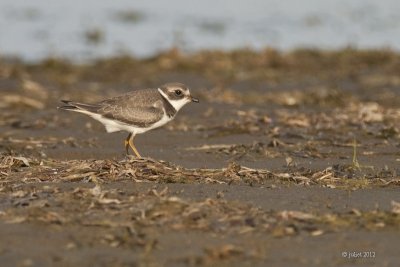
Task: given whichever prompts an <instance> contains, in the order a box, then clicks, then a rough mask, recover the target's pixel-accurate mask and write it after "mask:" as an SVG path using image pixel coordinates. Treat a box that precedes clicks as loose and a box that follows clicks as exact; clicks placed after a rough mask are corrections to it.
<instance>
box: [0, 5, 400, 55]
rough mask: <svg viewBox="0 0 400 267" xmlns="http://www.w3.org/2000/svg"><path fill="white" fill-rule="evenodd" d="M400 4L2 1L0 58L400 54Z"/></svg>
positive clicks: (0, 11)
mask: <svg viewBox="0 0 400 267" xmlns="http://www.w3.org/2000/svg"><path fill="white" fill-rule="evenodd" d="M399 11H400V1H398V0H380V1H376V0H335V1H320V0H301V1H295V0H292V1H279V0H249V1H240V0H203V1H185V0H169V1H148V0H147V1H145V0H136V1H130V0H114V1H107V0H84V1H80V0H79V1H78V0H69V1H55V0H35V1H23V0H0V55H1V56H16V57H19V58H21V59H23V60H26V61H37V60H41V59H43V58H46V57H62V58H68V59H71V60H74V61H85V60H88V59H93V58H98V57H108V56H115V55H120V54H129V55H133V56H136V57H149V56H152V55H154V54H157V53H159V52H160V51H163V50H168V49H170V48H172V47H178V48H179V49H182V50H183V51H187V52H194V51H197V50H202V49H222V50H225V49H235V48H243V47H247V48H251V49H262V48H264V47H266V46H269V47H274V48H277V49H281V50H290V49H294V48H299V47H302V48H321V49H337V48H342V47H347V46H351V47H355V48H391V49H395V50H399V49H400V15H399Z"/></svg>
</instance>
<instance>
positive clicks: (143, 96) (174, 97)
mask: <svg viewBox="0 0 400 267" xmlns="http://www.w3.org/2000/svg"><path fill="white" fill-rule="evenodd" d="M61 102H62V103H63V105H62V106H60V107H58V108H59V109H61V110H68V111H74V112H79V113H83V114H86V115H88V116H90V117H92V118H93V119H95V120H97V121H99V122H101V123H102V124H103V125H104V126H105V128H106V131H107V132H108V133H112V132H118V131H126V132H128V133H129V135H128V137H127V138H126V139H125V142H124V146H125V152H126V154H127V155H129V147H130V148H131V149H132V150H133V152H134V153H135V155H136V157H137V158H142V156H141V155H140V153H139V152H138V150H137V148H136V147H135V144H134V143H133V140H134V138H135V136H136V135H137V134H142V133H145V132H147V131H149V130H152V129H155V128H158V127H161V126H163V125H165V124H166V123H168V122H170V121H172V120H173V119H174V118H175V116H176V114H177V113H178V111H179V110H180V109H181V108H182V107H183V106H185V105H186V104H188V103H189V102H195V103H199V100H198V99H197V98H194V97H193V96H192V95H191V94H190V91H189V88H188V87H187V86H186V85H184V84H182V83H178V82H173V83H166V84H163V85H161V86H159V87H158V88H148V89H139V90H134V91H131V92H128V93H125V94H123V95H119V96H116V97H112V98H109V99H105V100H103V101H100V102H98V103H94V104H86V103H79V102H74V101H70V100H61Z"/></svg>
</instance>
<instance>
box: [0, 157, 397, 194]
mask: <svg viewBox="0 0 400 267" xmlns="http://www.w3.org/2000/svg"><path fill="white" fill-rule="evenodd" d="M288 165H290V164H289V163H288ZM357 174H362V176H361V177H360V176H359V175H357ZM0 177H1V178H2V179H1V180H0V185H2V186H10V185H13V184H18V183H31V182H67V181H70V182H74V181H94V182H99V183H108V182H112V181H119V180H133V181H136V182H157V183H205V184H209V183H219V184H248V185H263V184H269V183H276V182H281V183H296V184H303V185H316V184H319V185H323V186H328V187H343V188H353V189H357V188H365V187H368V186H374V185H379V186H386V185H399V184H400V181H399V177H398V176H397V174H396V173H392V174H391V175H387V176H377V175H376V173H375V174H372V175H369V176H367V175H366V174H365V173H363V172H362V170H358V169H357V168H356V167H355V166H352V165H349V166H333V167H329V168H327V169H325V170H323V171H312V170H304V169H296V168H295V167H294V168H290V167H289V171H288V172H271V171H268V170H263V169H252V168H248V167H245V166H240V165H238V164H236V163H231V164H229V165H228V167H227V168H222V169H187V168H183V167H180V166H176V165H173V164H171V163H169V162H165V161H155V160H153V159H149V158H147V159H127V160H123V161H116V160H71V161H56V160H46V159H40V160H38V159H28V158H24V157H13V156H2V157H1V164H0ZM21 177H23V178H22V179H21ZM357 177H358V178H357Z"/></svg>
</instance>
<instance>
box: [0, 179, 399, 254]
mask: <svg viewBox="0 0 400 267" xmlns="http://www.w3.org/2000/svg"><path fill="white" fill-rule="evenodd" d="M0 199H2V203H3V204H2V213H1V214H0V220H1V221H3V222H6V223H9V224H17V223H23V222H31V223H32V222H40V223H44V224H55V225H62V226H66V225H81V226H85V227H102V228H104V229H108V232H109V233H110V234H109V235H107V236H105V237H104V240H103V241H104V243H105V244H107V245H109V246H111V247H134V246H146V244H147V242H150V240H149V238H150V237H149V236H146V230H147V229H150V228H156V229H159V230H161V229H162V230H163V231H186V230H194V231H200V232H211V233H218V234H222V233H225V234H228V233H229V234H239V235H246V234H248V233H252V232H257V233H266V234H270V235H272V236H274V237H277V238H279V237H284V236H293V235H298V234H300V233H306V234H309V235H311V236H318V235H322V234H325V233H329V232H336V231H341V230H343V229H348V228H352V227H357V228H361V229H367V230H377V229H382V228H385V229H387V228H393V229H400V228H399V227H400V215H399V213H398V207H397V206H398V203H393V210H392V211H378V210H374V211H365V212H361V211H358V210H352V211H350V212H348V213H307V212H302V211H296V210H289V211H288V210H283V211H264V210H262V209H260V208H256V207H253V206H251V205H249V204H244V203H240V202H237V201H227V200H225V199H223V198H222V199H211V198H207V199H202V200H197V201H196V200H187V199H183V198H180V197H178V196H176V195H173V194H171V193H170V192H168V190H167V189H163V190H159V191H157V190H155V189H148V190H145V191H142V192H134V193H128V192H127V191H126V190H123V189H115V188H114V189H113V188H111V189H107V188H105V187H103V186H102V185H95V186H91V185H90V186H87V185H86V186H85V185H84V184H82V183H79V184H78V186H77V187H75V188H69V189H68V188H65V187H62V188H61V187H60V188H59V187H58V186H57V184H56V183H52V184H47V185H45V186H41V185H40V184H35V186H34V187H19V189H18V190H17V191H13V192H7V191H4V190H3V191H0ZM5 200H6V201H5ZM57 207H62V209H60V208H57ZM103 241H102V242H103ZM234 251H236V252H237V253H240V251H241V249H240V248H238V247H230V248H229V249H228V248H227V249H226V250H223V251H219V252H218V250H217V251H214V252H215V253H217V254H215V255H214V254H213V255H210V256H211V257H225V256H227V255H229V254H230V253H233V252H234ZM214 252H213V253H214ZM210 253H211V252H210ZM225 254H227V255H225Z"/></svg>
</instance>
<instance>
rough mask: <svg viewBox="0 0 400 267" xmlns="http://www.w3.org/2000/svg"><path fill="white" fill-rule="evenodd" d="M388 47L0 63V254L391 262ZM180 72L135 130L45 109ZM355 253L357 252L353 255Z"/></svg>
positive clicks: (395, 217) (391, 71)
mask: <svg viewBox="0 0 400 267" xmlns="http://www.w3.org/2000/svg"><path fill="white" fill-rule="evenodd" d="M399 71H400V55H399V54H396V53H394V52H391V51H385V50H382V51H358V50H351V49H347V50H340V51H332V52H324V51H314V50H297V51H293V52H290V53H280V52H279V51H275V50H272V49H266V50H265V51H262V52H258V53H256V52H252V51H248V50H238V51H233V52H229V53H227V52H220V51H205V52H200V53H197V54H192V55H185V54H182V53H180V52H179V51H177V50H172V51H169V52H166V53H163V54H160V55H158V56H156V57H154V58H150V59H146V60H137V59H134V58H128V57H120V58H112V59H104V60H98V61H95V62H93V63H90V64H86V65H76V64H72V63H69V62H67V61H63V60H56V59H49V60H46V61H43V62H40V63H36V64H25V63H21V62H19V61H16V60H6V59H3V60H1V61H0V99H1V101H0V109H1V112H0V151H1V158H0V225H1V227H0V238H1V240H2V242H1V243H0V260H1V262H2V264H5V265H4V266H76V265H79V266H198V265H200V266H201V265H209V266H265V265H273V266H290V265H291V266H294V265H296V266H354V265H356V266H365V265H367V266H396V264H397V263H398V247H399V245H400V241H399V240H400V194H399V185H400V177H399V173H400V105H399V103H400V79H399V76H398V73H399ZM169 81H180V82H184V83H186V84H188V85H189V86H190V87H191V88H192V93H193V94H194V95H196V96H198V97H199V98H200V100H201V104H200V105H188V106H187V107H185V108H184V109H183V110H182V111H181V112H180V113H179V114H178V116H177V117H176V119H175V120H174V121H173V122H172V123H170V124H168V125H167V126H166V127H165V128H163V129H159V130H155V131H153V132H149V133H147V134H145V135H141V136H138V137H137V139H136V144H137V147H138V149H139V150H140V151H141V153H142V154H143V155H146V158H145V159H142V160H138V159H135V158H132V157H126V156H125V155H124V154H123V152H124V149H123V140H124V138H125V137H126V136H125V133H114V134H106V133H105V132H104V129H103V127H102V125H100V124H99V123H97V122H95V121H92V120H90V119H89V118H86V117H84V116H81V115H79V114H72V113H67V112H61V111H59V110H57V109H56V107H57V105H58V101H59V100H60V99H74V100H79V101H82V102H85V101H86V102H95V101H99V100H101V99H103V98H106V97H109V96H113V95H117V94H120V93H123V92H126V91H128V90H130V89H131V88H136V87H147V86H157V85H160V84H162V83H164V82H169ZM358 252H361V254H360V253H358Z"/></svg>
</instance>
